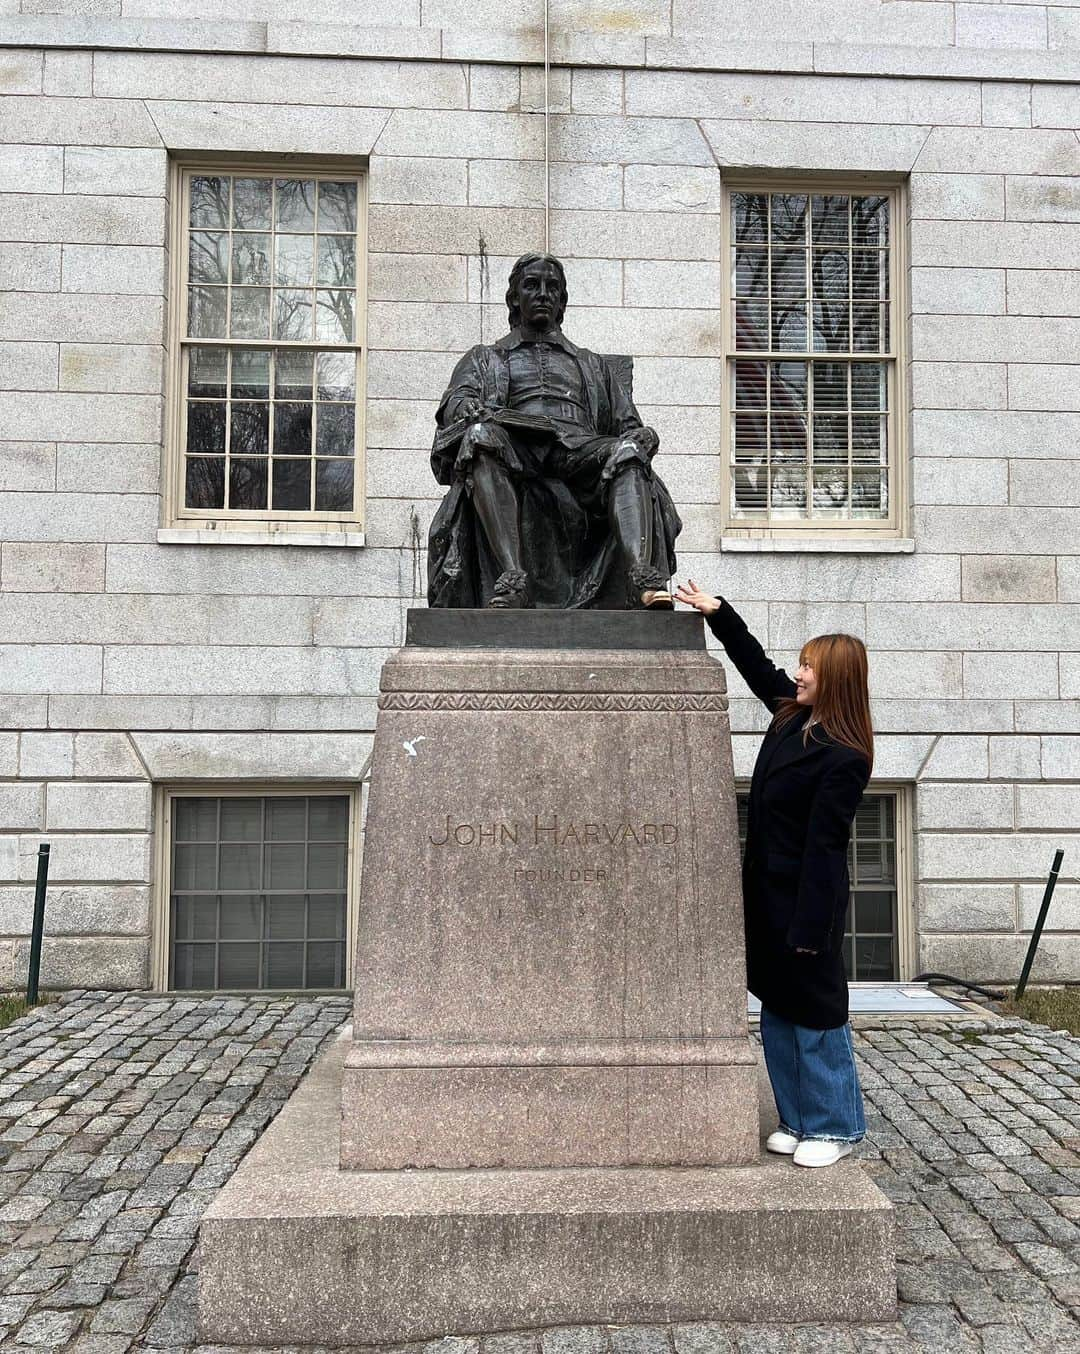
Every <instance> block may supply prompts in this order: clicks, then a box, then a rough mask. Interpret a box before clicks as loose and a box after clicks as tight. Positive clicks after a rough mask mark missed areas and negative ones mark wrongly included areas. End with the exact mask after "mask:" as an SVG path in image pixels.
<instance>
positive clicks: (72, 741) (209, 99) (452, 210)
mask: <svg viewBox="0 0 1080 1354" xmlns="http://www.w3.org/2000/svg"><path fill="white" fill-rule="evenodd" d="M358 9H362V21H363V22H362V25H358V24H357V23H356V19H357V11H358ZM175 13H176V6H175V5H170V4H168V3H166V0H21V4H20V3H19V0H0V95H2V97H0V289H2V295H0V439H2V440H0V541H2V545H0V726H2V729H3V731H2V732H0V986H15V985H17V984H18V983H19V981H20V979H21V972H22V967H23V965H24V963H25V955H26V949H27V943H26V939H25V937H26V934H27V932H28V929H29V917H30V905H31V894H32V887H31V882H30V881H31V880H32V877H33V869H34V860H35V855H36V848H37V844H38V842H39V841H40V840H41V839H42V838H43V837H44V838H46V839H48V840H50V841H51V842H52V843H53V851H54V860H53V871H52V877H53V880H54V890H53V893H52V895H51V902H50V930H51V932H52V937H51V939H50V941H49V943H48V944H47V947H46V974H45V980H46V981H47V982H50V983H54V984H66V985H80V986H122V987H123V986H132V987H137V986H143V985H145V984H146V983H147V982H148V981H149V973H150V970H149V956H150V951H151V934H152V927H153V926H154V925H156V924H157V922H156V921H155V919H154V914H153V909H152V885H153V878H152V874H153V860H154V851H153V845H154V821H153V815H154V805H155V801H154V796H153V787H154V785H155V784H175V783H178V782H184V783H199V784H203V783H205V784H206V785H207V786H208V787H213V786H214V785H217V784H236V783H239V782H244V783H247V782H250V783H252V784H257V785H263V784H284V783H289V782H292V781H297V782H300V781H303V782H308V783H330V782H333V783H335V784H337V783H347V782H349V781H351V780H355V778H356V777H358V776H360V775H362V774H363V772H364V769H365V766H366V761H367V757H368V754H369V751H370V744H371V731H372V729H373V727H374V716H375V700H374V697H375V690H376V683H377V678H378V672H379V668H380V665H381V663H382V661H383V659H384V658H385V657H386V655H387V654H388V653H389V652H390V651H391V650H392V649H393V648H394V647H395V646H396V645H398V644H399V643H400V642H401V640H402V636H403V621H404V615H405V611H406V609H407V607H408V606H409V605H411V604H413V603H414V602H415V601H416V600H417V596H418V594H421V593H422V591H423V577H424V558H423V542H424V540H425V539H426V532H427V525H428V522H429V520H430V516H431V513H432V511H433V509H434V506H435V504H436V502H437V499H438V496H439V494H440V493H441V490H439V489H438V487H437V486H436V485H435V484H434V483H433V481H432V478H431V475H430V472H429V469H428V450H427V449H428V447H429V445H430V432H431V427H432V415H433V412H434V408H435V402H436V400H437V397H438V395H439V393H440V392H441V389H442V387H443V385H444V383H445V378H446V376H447V374H448V372H449V369H450V367H451V365H452V362H453V360H454V358H455V357H456V356H457V355H458V354H460V353H461V352H462V351H463V349H464V348H466V347H467V346H468V345H469V344H471V343H474V342H476V341H478V340H479V339H481V337H483V338H485V339H490V338H493V337H495V336H497V334H498V333H500V332H501V326H502V323H503V307H502V303H501V292H502V283H503V279H504V277H505V274H506V271H507V267H508V264H509V261H510V260H511V259H512V258H513V257H514V256H516V255H517V254H519V253H521V252H523V251H524V250H526V249H530V248H538V247H540V246H542V243H543V236H544V212H543V196H542V195H543V177H544V176H543V163H542V161H543V118H542V116H541V115H540V112H539V110H540V109H541V108H542V106H543V102H542V101H543V82H542V69H541V61H542V39H541V35H540V32H539V22H540V16H541V14H542V5H541V3H540V0H498V3H495V2H494V0H422V2H421V0H370V2H369V3H365V4H364V5H363V6H361V7H358V6H357V5H355V4H354V3H351V2H350V0H186V3H185V5H184V6H183V13H184V17H183V19H182V20H178V19H177V18H175V17H174V16H175ZM551 19H552V25H553V31H552V59H553V62H554V68H553V70H552V75H551V101H552V113H553V117H552V121H551V159H552V165H551V191H552V211H551V247H552V249H553V251H554V252H556V253H558V254H559V255H560V256H561V257H562V258H564V259H565V260H566V261H567V266H568V272H569V278H570V287H571V293H572V306H571V310H570V312H569V314H568V316H567V321H566V323H567V329H568V332H570V333H571V334H572V335H573V336H574V337H575V338H576V339H577V340H578V341H579V342H582V343H584V344H586V345H588V346H590V347H594V348H597V349H600V350H602V351H614V352H630V353H633V354H635V356H636V376H635V393H636V397H637V400H638V403H639V405H640V407H641V409H642V413H643V415H644V416H645V418H646V420H647V421H649V422H652V423H653V424H654V425H655V426H656V427H657V428H658V429H659V431H660V433H661V436H662V439H663V448H664V449H663V451H662V454H661V455H662V460H661V461H660V462H659V463H658V465H659V466H661V468H662V473H663V474H664V476H665V478H666V480H667V482H668V484H669V486H670V488H671V490H672V493H673V495H674V497H675V499H676V501H677V502H678V504H679V506H680V510H681V511H682V514H683V517H684V520H685V523H686V525H685V529H684V533H683V536H682V538H681V540H680V567H681V570H682V571H683V573H684V575H685V574H689V575H691V576H693V577H694V578H696V579H698V580H699V581H702V582H703V583H707V584H711V585H713V586H714V587H716V588H717V589H722V590H723V591H724V592H725V593H726V595H728V596H729V597H730V598H731V599H732V600H733V601H734V602H735V603H736V604H737V605H738V606H739V607H740V608H741V609H742V610H743V612H744V614H746V616H747V619H748V620H749V621H750V623H751V625H752V626H753V627H754V628H755V629H756V630H757V632H758V633H759V634H760V635H761V636H762V637H763V638H765V639H767V642H768V645H769V646H770V647H771V648H772V649H773V650H774V651H776V652H778V653H779V654H781V655H784V656H786V657H787V658H791V657H792V655H793V654H794V652H795V651H797V649H798V646H799V643H800V641H801V640H802V638H804V637H805V636H807V635H809V634H813V633H816V632H819V631H822V630H826V629H836V628H842V629H845V630H849V631H852V632H854V633H856V634H859V635H861V636H864V637H865V639H866V641H867V643H868V646H869V648H870V650H871V657H872V688H873V694H874V700H875V718H876V722H877V727H878V730H879V735H880V736H879V745H878V764H877V768H876V773H875V778H876V780H878V781H879V782H880V783H882V784H887V785H890V786H892V785H901V786H908V787H911V788H912V791H913V802H914V828H915V832H914V837H915V843H914V849H915V856H914V867H913V877H914V896H913V899H912V905H913V907H914V912H915V916H914V920H915V927H916V931H917V934H918V942H917V955H916V956H915V960H914V967H915V968H916V969H918V968H929V969H944V970H946V971H949V972H954V973H960V974H963V975H966V976H969V977H971V978H974V979H978V978H995V977H1007V976H1009V975H1011V974H1014V973H1015V972H1016V971H1017V969H1018V968H1019V963H1020V958H1021V956H1022V953H1023V949H1024V946H1025V944H1026V935H1025V931H1026V930H1027V929H1028V928H1030V925H1031V922H1032V918H1033V915H1034V912H1035V910H1036V908H1037V903H1038V897H1039V894H1040V885H1039V882H1038V881H1039V880H1040V879H1041V877H1042V876H1044V874H1045V871H1046V869H1047V868H1048V865H1049V860H1050V857H1051V855H1052V852H1053V848H1054V846H1056V845H1062V846H1064V847H1065V848H1066V853H1067V854H1066V864H1065V868H1066V872H1067V873H1074V872H1075V873H1077V874H1080V869H1077V863H1078V861H1080V458H1078V457H1077V454H1076V446H1077V441H1078V433H1080V380H1078V379H1077V378H1078V375H1080V263H1078V260H1080V188H1078V186H1077V185H1078V183H1080V178H1078V177H1077V176H1078V175H1080V140H1078V132H1077V128H1078V127H1080V84H1078V83H1077V81H1078V77H1080V6H1078V5H1069V4H1055V5H1053V6H1042V5H1031V4H1012V3H994V4H983V3H961V2H959V0H958V2H957V3H952V2H951V0H895V2H891V3H878V0H823V2H822V3H820V4H816V5H815V6H814V7H813V9H812V10H810V9H809V8H808V7H807V6H805V5H804V4H802V3H797V2H796V0H766V2H765V3H759V2H758V0H729V3H726V4H725V5H723V6H722V7H718V6H716V5H714V4H713V3H712V2H711V0H607V3H600V2H599V0H553V3H552V6H551ZM178 152H205V153H212V152H220V153H227V154H236V155H241V156H242V155H245V154H249V153H262V154H269V153H273V154H302V155H312V156H327V157H333V156H350V157H356V158H357V159H358V161H360V162H363V163H366V164H367V166H368V170H369V175H370V179H369V204H370V205H369V209H368V221H367V238H368V251H369V257H368V311H367V342H368V353H369V355H368V374H367V417H366V425H367V469H366V476H367V479H366V484H367V513H366V523H365V531H366V544H365V545H364V546H362V547H359V548H348V547H342V546H333V545H330V546H326V547H315V546H298V545H289V544H266V545H235V544H230V543H229V541H228V538H227V533H225V532H222V533H220V535H221V539H220V540H218V541H215V542H214V543H205V542H204V541H202V540H199V541H198V542H195V543H191V544H177V543H174V542H172V541H167V540H166V541H163V540H162V539H159V527H160V525H161V489H162V484H161V474H162V472H161V459H162V427H163V405H164V378H165V371H166V365H167V353H166V349H165V342H166V306H167V300H168V297H167V276H168V261H169V254H168V248H169V241H168V238H167V219H168V208H169V203H168V201H167V197H168V191H169V182H170V180H169V157H170V154H175V153H178ZM746 167H753V168H760V169H766V170H773V171H775V172H776V173H777V174H778V175H783V174H785V173H795V172H798V171H829V172H835V173H836V174H849V173H857V172H860V171H878V172H885V173H889V174H895V175H900V176H903V177H904V178H905V180H906V182H907V184H908V196H907V202H908V204H909V208H910V222H909V231H908V256H909V257H908V259H907V262H906V267H907V269H908V274H907V275H908V280H909V284H910V285H909V291H910V317H909V345H908V357H909V359H910V364H909V372H908V378H909V393H908V404H909V415H908V417H909V427H910V435H909V439H908V446H907V451H908V465H907V468H906V470H905V473H906V475H907V476H908V480H909V485H910V499H911V508H910V514H909V523H908V530H907V532H906V537H907V540H906V542H905V543H904V544H902V545H896V544H895V543H894V545H893V546H892V547H890V548H887V549H886V548H884V547H882V546H880V545H877V546H874V545H864V546H862V547H861V548H858V549H855V550H847V551H837V550H835V549H828V548H826V547H825V546H824V545H821V544H819V545H811V544H809V543H806V542H802V543H800V544H799V545H797V546H796V547H795V548H793V549H789V550H775V549H770V548H768V543H764V544H761V543H758V544H757V545H754V544H752V543H751V544H748V543H739V544H740V545H741V547H742V548H739V549H735V548H734V546H735V544H736V543H735V542H731V541H725V540H722V539H721V533H720V506H719V505H720V460H719V453H718V447H719V442H720V387H721V376H722V373H721V357H720V346H719V312H718V307H719V303H720V279H721V269H722V266H723V264H722V260H721V257H720V229H719V212H720V194H721V176H722V174H723V172H724V171H725V170H726V169H736V168H738V169H740V170H741V169H744V168H746ZM732 692H733V701H732V711H733V726H734V729H735V731H736V732H735V745H736V756H737V763H738V766H739V769H740V771H741V772H742V773H744V774H748V773H749V769H750V766H751V764H752V759H753V754H754V750H755V747H756V741H757V737H758V734H759V731H760V729H761V727H762V718H761V714H760V712H759V711H758V710H757V709H756V708H755V706H754V704H753V703H752V701H751V700H750V699H749V698H748V693H747V692H746V691H745V689H744V688H742V687H741V685H740V683H739V681H738V679H737V677H732ZM1070 862H1071V864H1072V870H1070V868H1069V867H1070ZM1051 927H1052V932H1051V934H1049V935H1048V936H1047V938H1046V940H1045V942H1044V945H1043V950H1042V959H1041V964H1042V967H1041V976H1043V977H1045V978H1069V979H1076V978H1080V886H1077V885H1076V884H1075V883H1063V885H1062V886H1061V887H1059V890H1058V895H1057V901H1056V906H1055V913H1054V918H1053V920H1052V923H1051Z"/></svg>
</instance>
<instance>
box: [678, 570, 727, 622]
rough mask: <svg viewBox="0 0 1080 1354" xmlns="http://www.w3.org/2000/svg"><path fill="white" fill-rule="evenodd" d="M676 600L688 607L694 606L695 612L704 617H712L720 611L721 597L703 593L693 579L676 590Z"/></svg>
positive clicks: (689, 579) (681, 584)
mask: <svg viewBox="0 0 1080 1354" xmlns="http://www.w3.org/2000/svg"><path fill="white" fill-rule="evenodd" d="M675 600H676V601H677V602H685V603H686V605H687V606H692V607H693V608H694V610H695V611H700V612H701V614H702V615H703V616H711V615H712V614H713V613H714V612H716V611H719V610H720V599H719V597H711V596H710V595H709V594H708V593H707V592H702V590H701V589H700V588H699V587H698V585H697V584H696V583H695V582H694V580H693V579H692V578H688V579H687V580H686V582H685V583H680V584H679V586H678V587H677V588H676V589H675Z"/></svg>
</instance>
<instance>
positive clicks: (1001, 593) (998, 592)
mask: <svg viewBox="0 0 1080 1354" xmlns="http://www.w3.org/2000/svg"><path fill="white" fill-rule="evenodd" d="M1022 464H1024V463H1023V462H1020V461H1017V462H1014V463H1013V467H1012V469H1013V473H1015V472H1016V471H1017V469H1019V467H1020V466H1021V465H1022ZM1036 464H1039V462H1036ZM962 571H963V572H962V577H963V591H962V596H963V599H964V601H965V602H1053V601H1055V600H1056V590H1057V582H1056V578H1057V575H1056V569H1055V561H1054V560H1053V558H1052V557H1050V556H1047V555H1031V556H1030V557H1028V558H1025V557H1024V556H1022V555H1003V556H998V555H965V556H964V557H963V561H962Z"/></svg>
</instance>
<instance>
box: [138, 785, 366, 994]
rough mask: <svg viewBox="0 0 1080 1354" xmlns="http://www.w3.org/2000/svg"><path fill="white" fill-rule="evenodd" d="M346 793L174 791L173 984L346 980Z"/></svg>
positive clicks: (340, 983)
mask: <svg viewBox="0 0 1080 1354" xmlns="http://www.w3.org/2000/svg"><path fill="white" fill-rule="evenodd" d="M351 805H352V800H351V797H350V796H349V795H348V794H311V795H295V794H278V795H247V794H243V795H193V794H180V793H176V794H173V795H172V796H170V798H169V813H168V818H169V821H170V823H171V839H170V841H169V843H168V859H167V861H166V862H165V868H166V871H167V875H168V940H169V945H168V985H169V987H170V988H174V989H185V988H186V989H196V990H208V989H213V988H240V989H246V988H341V987H344V986H345V984H346V973H347V965H346V959H347V956H346V945H347V932H348V904H349V859H350V849H349V842H350V819H351V812H352V810H351Z"/></svg>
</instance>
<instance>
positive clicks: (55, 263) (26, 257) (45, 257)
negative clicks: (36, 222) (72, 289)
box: [0, 243, 60, 292]
mask: <svg viewBox="0 0 1080 1354" xmlns="http://www.w3.org/2000/svg"><path fill="white" fill-rule="evenodd" d="M0 288H3V290H4V291H8V292H10V291H15V290H16V289H18V290H19V291H24V292H27V291H59V290H60V246H59V245H57V244H14V243H11V244H0Z"/></svg>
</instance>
